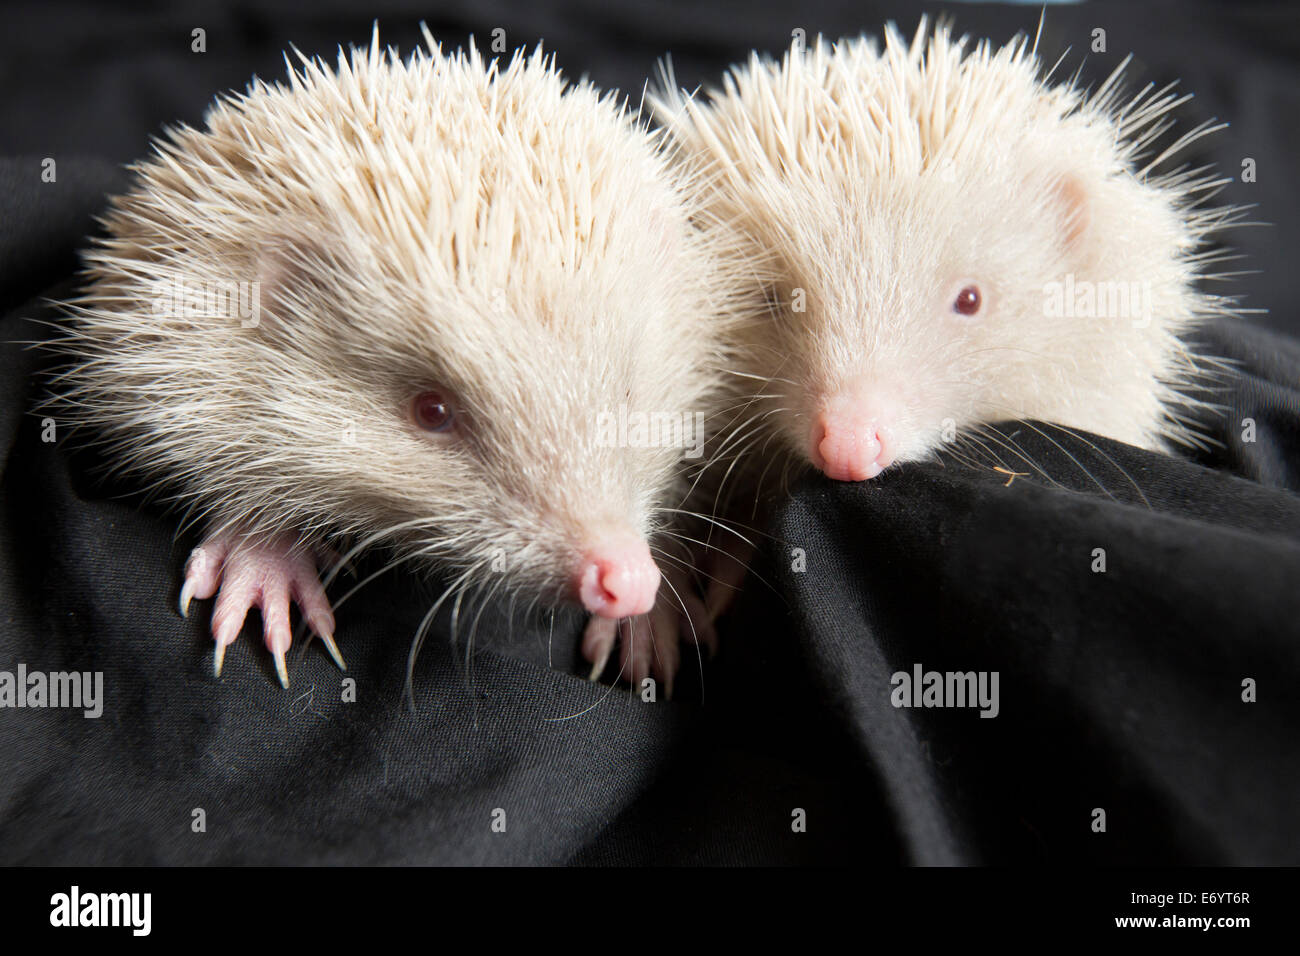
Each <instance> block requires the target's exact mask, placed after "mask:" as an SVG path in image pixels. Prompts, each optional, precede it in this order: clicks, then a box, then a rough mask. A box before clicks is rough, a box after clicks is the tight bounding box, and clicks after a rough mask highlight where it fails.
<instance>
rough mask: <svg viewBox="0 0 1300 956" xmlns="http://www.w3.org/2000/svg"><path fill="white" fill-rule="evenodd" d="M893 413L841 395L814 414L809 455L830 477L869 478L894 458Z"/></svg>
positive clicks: (840, 478) (839, 478) (862, 479)
mask: <svg viewBox="0 0 1300 956" xmlns="http://www.w3.org/2000/svg"><path fill="white" fill-rule="evenodd" d="M890 422H891V416H890V415H889V414H888V413H887V412H886V411H885V410H884V409H883V408H880V407H878V406H877V405H876V404H874V403H871V402H866V401H862V400H860V399H854V398H852V397H845V396H837V397H835V398H832V399H830V400H829V401H827V402H825V403H824V404H823V405H822V407H821V408H820V409H819V410H818V411H817V412H816V414H814V416H813V422H812V431H811V434H810V436H809V445H808V458H809V459H810V460H811V461H812V463H813V465H815V466H816V467H817V468H818V469H819V470H821V471H822V472H823V473H825V475H826V477H827V478H833V479H834V480H836V481H865V480H867V479H868V478H874V477H876V475H878V474H880V473H881V472H882V471H884V470H885V469H886V468H887V467H889V465H890V464H891V463H892V462H893V460H894V442H893V429H892V427H891V424H890Z"/></svg>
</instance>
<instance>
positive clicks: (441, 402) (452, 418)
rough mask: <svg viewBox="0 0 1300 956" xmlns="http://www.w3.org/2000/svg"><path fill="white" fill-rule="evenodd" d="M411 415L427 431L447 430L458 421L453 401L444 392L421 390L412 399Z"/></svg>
mask: <svg viewBox="0 0 1300 956" xmlns="http://www.w3.org/2000/svg"><path fill="white" fill-rule="evenodd" d="M411 417H412V418H413V419H415V424H416V425H418V426H419V427H420V428H422V429H424V430H425V431H426V432H445V431H448V430H450V429H451V427H452V425H454V424H455V423H456V415H455V412H454V411H453V410H452V407H451V402H450V400H449V399H448V398H447V396H446V395H444V394H443V393H442V392H436V391H429V392H421V393H420V394H419V395H417V396H415V398H413V399H411Z"/></svg>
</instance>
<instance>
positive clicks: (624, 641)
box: [582, 571, 718, 700]
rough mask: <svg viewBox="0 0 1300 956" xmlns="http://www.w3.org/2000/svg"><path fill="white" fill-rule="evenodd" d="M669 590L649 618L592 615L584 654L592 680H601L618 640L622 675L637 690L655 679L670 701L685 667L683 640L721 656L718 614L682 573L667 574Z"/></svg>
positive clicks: (666, 590) (665, 577)
mask: <svg viewBox="0 0 1300 956" xmlns="http://www.w3.org/2000/svg"><path fill="white" fill-rule="evenodd" d="M663 580H664V587H663V588H662V589H661V591H660V593H659V597H658V599H657V600H656V601H655V606H654V608H653V609H652V610H651V611H650V613H648V614H641V615H638V616H636V617H630V618H623V619H622V620H613V619H611V618H603V617H593V618H591V620H590V621H588V622H587V629H586V631H585V633H584V634H583V639H582V653H583V656H584V657H586V659H587V660H589V661H591V662H592V665H593V666H592V670H591V679H592V680H597V679H599V677H600V675H601V674H602V673H603V672H604V670H605V666H606V664H607V663H608V662H609V658H610V657H611V656H612V654H613V650H614V645H615V643H616V639H618V638H620V637H621V640H618V641H617V643H618V645H619V648H620V652H621V659H620V664H619V676H620V677H621V678H623V679H625V680H627V681H628V683H630V684H631V685H632V686H634V687H636V686H638V685H639V684H640V683H641V682H642V681H643V680H645V679H646V678H647V677H653V678H655V679H656V680H657V681H659V682H660V683H661V684H662V685H663V688H664V698H665V699H666V700H671V699H672V696H673V683H674V681H675V680H676V677H677V670H678V668H679V666H680V665H681V642H682V641H690V642H691V643H693V644H695V645H696V646H697V647H698V646H700V645H703V646H705V647H707V648H708V650H709V656H710V657H712V656H713V655H714V654H715V653H717V648H718V635H717V631H716V629H715V628H714V626H713V620H714V618H713V616H711V615H710V614H709V613H708V612H707V611H706V609H705V606H704V602H703V601H701V600H700V598H699V596H698V595H697V594H696V593H695V588H694V586H693V584H692V583H691V582H690V580H689V578H688V577H687V576H686V575H684V574H682V573H681V572H680V571H669V572H667V573H665V575H664V579H663Z"/></svg>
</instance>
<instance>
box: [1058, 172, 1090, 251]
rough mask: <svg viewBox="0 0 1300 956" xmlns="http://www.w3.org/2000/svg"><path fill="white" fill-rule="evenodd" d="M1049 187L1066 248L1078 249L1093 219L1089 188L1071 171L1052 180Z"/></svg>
mask: <svg viewBox="0 0 1300 956" xmlns="http://www.w3.org/2000/svg"><path fill="white" fill-rule="evenodd" d="M1048 188H1049V190H1050V193H1051V204H1052V207H1053V208H1054V209H1055V210H1056V211H1057V215H1058V216H1059V217H1060V223H1061V236H1062V238H1063V239H1064V245H1065V248H1066V249H1068V250H1070V251H1072V252H1073V251H1077V250H1078V249H1079V247H1080V245H1082V243H1083V240H1084V237H1085V236H1086V235H1087V233H1088V226H1089V224H1090V222H1091V219H1092V215H1091V210H1090V208H1089V207H1090V203H1089V198H1088V190H1087V189H1086V188H1085V187H1084V185H1083V182H1082V181H1081V180H1080V179H1079V178H1078V177H1077V176H1074V175H1072V174H1070V173H1066V174H1064V175H1061V176H1059V177H1057V178H1056V179H1054V180H1052V183H1051V185H1050V186H1049V187H1048Z"/></svg>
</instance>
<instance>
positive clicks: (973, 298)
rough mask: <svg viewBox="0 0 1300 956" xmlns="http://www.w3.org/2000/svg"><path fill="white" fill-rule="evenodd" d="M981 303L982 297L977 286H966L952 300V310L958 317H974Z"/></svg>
mask: <svg viewBox="0 0 1300 956" xmlns="http://www.w3.org/2000/svg"><path fill="white" fill-rule="evenodd" d="M983 303H984V297H983V296H981V295H980V290H979V286H974V285H968V286H965V287H964V288H963V289H962V290H961V291H960V292H958V293H957V298H955V299H953V301H952V310H953V311H954V312H956V313H957V314H958V315H974V314H975V313H976V312H978V311H979V310H980V306H981V305H983Z"/></svg>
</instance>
